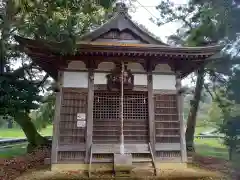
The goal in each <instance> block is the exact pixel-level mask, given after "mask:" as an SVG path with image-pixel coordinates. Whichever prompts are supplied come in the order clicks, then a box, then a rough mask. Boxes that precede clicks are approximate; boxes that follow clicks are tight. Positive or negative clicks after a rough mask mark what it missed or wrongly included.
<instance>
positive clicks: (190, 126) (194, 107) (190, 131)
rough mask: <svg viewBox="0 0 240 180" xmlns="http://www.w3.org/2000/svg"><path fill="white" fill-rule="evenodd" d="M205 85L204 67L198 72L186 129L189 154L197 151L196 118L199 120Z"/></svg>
mask: <svg viewBox="0 0 240 180" xmlns="http://www.w3.org/2000/svg"><path fill="white" fill-rule="evenodd" d="M203 84H204V67H202V68H201V69H199V71H198V75H197V82H196V87H195V92H194V96H193V100H192V101H191V108H190V111H189V114H188V119H187V129H186V133H185V136H186V145H187V150H188V152H189V151H192V152H194V151H195V150H194V133H195V126H196V118H197V112H198V108H199V103H200V99H201V92H202V89H203Z"/></svg>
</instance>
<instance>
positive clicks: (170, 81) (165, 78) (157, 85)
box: [153, 74, 176, 90]
mask: <svg viewBox="0 0 240 180" xmlns="http://www.w3.org/2000/svg"><path fill="white" fill-rule="evenodd" d="M175 85H176V76H175V75H162V74H161V75H160V74H153V89H165V90H176V87H175Z"/></svg>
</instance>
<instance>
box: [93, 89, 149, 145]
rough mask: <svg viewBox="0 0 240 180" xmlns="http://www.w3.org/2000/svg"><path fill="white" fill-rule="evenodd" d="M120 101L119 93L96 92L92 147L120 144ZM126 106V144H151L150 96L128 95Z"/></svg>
mask: <svg viewBox="0 0 240 180" xmlns="http://www.w3.org/2000/svg"><path fill="white" fill-rule="evenodd" d="M120 100H121V99H120V92H109V91H95V93H94V107H93V143H98V144H118V143H120V135H121V129H120V128H121V120H120V117H121V116H120V112H121V101H120ZM123 102H124V103H123V111H124V112H123V118H124V120H123V121H124V129H123V130H124V143H126V144H128V143H133V144H139V143H147V142H148V141H149V138H148V101H147V93H146V92H136V91H134V92H133V91H131V92H125V93H124V101H123Z"/></svg>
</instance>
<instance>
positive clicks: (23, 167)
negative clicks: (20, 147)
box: [0, 150, 240, 180]
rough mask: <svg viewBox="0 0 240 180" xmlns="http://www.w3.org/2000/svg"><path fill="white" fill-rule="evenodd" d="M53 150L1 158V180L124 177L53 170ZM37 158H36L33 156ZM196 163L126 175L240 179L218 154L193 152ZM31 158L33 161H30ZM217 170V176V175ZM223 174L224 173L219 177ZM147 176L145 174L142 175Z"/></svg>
mask: <svg viewBox="0 0 240 180" xmlns="http://www.w3.org/2000/svg"><path fill="white" fill-rule="evenodd" d="M49 155H50V154H49V152H48V151H47V150H41V151H39V152H37V153H34V154H32V155H28V156H26V157H17V158H15V159H5V160H2V159H1V162H2V163H1V162H0V179H1V180H70V179H72V180H77V179H78V180H80V179H106V178H107V179H123V178H114V176H113V175H112V174H111V173H105V172H103V173H97V174H96V173H93V174H92V177H91V178H88V176H87V173H85V172H52V171H50V168H49V167H48V166H45V165H44V161H43V159H44V158H46V157H48V156H49ZM34 159H35V160H34ZM192 161H193V163H192V164H190V165H189V166H188V168H186V169H174V170H173V169H172V170H161V171H159V172H158V176H157V177H153V176H151V173H152V174H153V172H152V170H146V169H137V170H134V171H133V172H132V175H131V177H127V178H124V179H136V180H137V179H159V180H160V179H175V180H177V179H178V180H181V179H182V180H183V179H184V180H193V179H195V180H210V179H211V180H221V179H222V180H240V178H237V175H238V174H237V172H236V171H234V170H233V168H232V167H231V163H230V162H228V161H226V160H222V159H217V158H212V157H203V156H199V155H194V156H193V158H192ZM29 162H31V163H29ZM214 172H217V175H218V176H217V177H216V176H215V175H216V173H214ZM220 176H221V177H220ZM143 177H144V178H143ZM239 177H240V175H239Z"/></svg>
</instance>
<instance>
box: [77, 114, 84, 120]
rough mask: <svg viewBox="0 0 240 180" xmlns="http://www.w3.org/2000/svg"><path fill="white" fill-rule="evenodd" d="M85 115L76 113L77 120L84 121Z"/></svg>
mask: <svg viewBox="0 0 240 180" xmlns="http://www.w3.org/2000/svg"><path fill="white" fill-rule="evenodd" d="M85 119H86V114H85V113H77V120H85Z"/></svg>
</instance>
